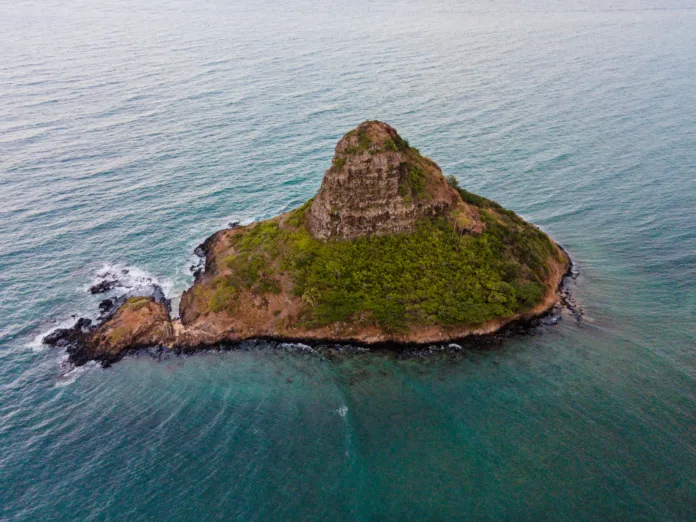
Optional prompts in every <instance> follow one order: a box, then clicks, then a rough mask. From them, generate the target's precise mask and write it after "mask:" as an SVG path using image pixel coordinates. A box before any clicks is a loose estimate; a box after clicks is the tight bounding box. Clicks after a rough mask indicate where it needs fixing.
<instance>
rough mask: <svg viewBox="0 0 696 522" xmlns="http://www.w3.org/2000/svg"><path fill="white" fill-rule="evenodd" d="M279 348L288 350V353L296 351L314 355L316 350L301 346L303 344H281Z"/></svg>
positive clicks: (306, 345)
mask: <svg viewBox="0 0 696 522" xmlns="http://www.w3.org/2000/svg"><path fill="white" fill-rule="evenodd" d="M280 347H281V348H283V349H285V350H288V351H291V352H292V351H298V352H312V353H316V350H315V349H314V348H312V347H311V346H309V345H308V344H303V343H281V344H280Z"/></svg>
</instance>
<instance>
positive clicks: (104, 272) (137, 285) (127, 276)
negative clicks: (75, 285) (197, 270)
mask: <svg viewBox="0 0 696 522" xmlns="http://www.w3.org/2000/svg"><path fill="white" fill-rule="evenodd" d="M103 281H116V282H117V284H116V286H114V288H113V289H112V290H109V291H108V292H105V293H107V294H115V295H123V294H128V293H133V294H136V293H137V292H138V291H139V290H140V291H142V292H145V291H147V289H148V288H149V287H152V286H153V285H158V286H159V287H161V288H162V291H163V292H164V295H165V296H166V297H170V295H171V292H172V288H174V283H173V282H172V281H171V280H170V279H168V278H159V277H155V276H153V275H152V274H150V273H149V272H147V271H146V270H143V269H142V268H138V267H135V266H130V265H121V264H119V263H114V264H112V263H105V264H104V265H103V266H102V267H101V268H100V269H99V270H97V272H96V273H95V276H94V278H93V279H92V281H91V282H90V283H89V284H88V285H87V286H86V287H85V288H84V290H85V292H88V291H89V289H90V287H91V286H93V285H95V284H98V283H101V282H103Z"/></svg>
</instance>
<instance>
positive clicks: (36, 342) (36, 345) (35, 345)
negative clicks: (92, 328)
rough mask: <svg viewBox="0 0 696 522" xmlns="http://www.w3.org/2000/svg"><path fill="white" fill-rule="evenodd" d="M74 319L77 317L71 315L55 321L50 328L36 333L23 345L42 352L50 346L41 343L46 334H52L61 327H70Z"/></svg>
mask: <svg viewBox="0 0 696 522" xmlns="http://www.w3.org/2000/svg"><path fill="white" fill-rule="evenodd" d="M75 321H77V319H76V318H75V317H71V318H70V319H65V320H63V321H60V322H56V323H55V324H54V325H53V326H51V328H49V329H48V330H46V331H43V332H41V333H40V334H38V335H37V336H36V337H34V338H33V339H32V340H31V341H29V342H28V343H27V344H25V346H26V347H27V348H29V349H30V350H31V351H32V352H42V351H44V350H47V349H49V348H50V347H49V346H48V345H46V344H44V343H43V340H44V338H45V337H46V336H47V335H49V334H52V333H53V332H55V331H56V330H60V329H61V328H72V327H73V325H74V324H75Z"/></svg>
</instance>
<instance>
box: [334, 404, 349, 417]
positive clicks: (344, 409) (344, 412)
mask: <svg viewBox="0 0 696 522" xmlns="http://www.w3.org/2000/svg"><path fill="white" fill-rule="evenodd" d="M334 411H335V412H336V413H338V414H339V415H340V416H341V417H345V416H346V415H348V407H347V406H341V407H340V408H338V409H336V410H334Z"/></svg>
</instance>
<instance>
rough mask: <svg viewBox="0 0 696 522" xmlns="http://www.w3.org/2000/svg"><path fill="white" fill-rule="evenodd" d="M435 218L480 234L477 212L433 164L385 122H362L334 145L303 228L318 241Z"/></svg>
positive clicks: (391, 230) (400, 228)
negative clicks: (447, 220) (332, 154)
mask: <svg viewBox="0 0 696 522" xmlns="http://www.w3.org/2000/svg"><path fill="white" fill-rule="evenodd" d="M438 215H445V216H447V217H448V219H450V220H452V223H453V224H454V225H456V226H457V227H458V228H459V229H460V230H461V231H469V232H473V233H478V232H481V229H482V225H481V220H480V218H479V216H478V214H477V212H476V211H475V210H474V209H473V208H472V207H471V206H469V205H467V204H466V203H464V202H463V201H462V199H461V197H460V196H459V194H458V193H457V191H456V190H455V189H454V188H453V187H451V186H450V185H449V184H448V183H447V181H446V180H445V178H444V176H443V175H442V171H441V170H440V167H438V166H437V165H436V164H435V162H433V161H432V160H430V159H428V158H425V157H424V156H422V155H421V154H420V153H419V152H418V151H417V150H416V149H414V148H411V147H410V146H409V144H408V142H406V141H405V140H403V139H402V138H401V137H400V136H399V135H398V134H397V132H396V130H394V129H393V128H392V127H390V126H389V125H387V124H386V123H384V122H379V121H367V122H365V123H363V124H361V125H359V126H358V127H357V128H356V129H354V130H352V131H350V132H349V133H348V134H346V135H345V136H344V137H343V138H342V139H341V140H340V141H339V142H338V144H337V145H336V149H335V154H334V157H333V161H332V162H331V167H330V168H329V169H328V170H327V171H326V172H325V173H324V179H323V181H322V184H321V188H320V189H319V192H318V194H317V196H316V198H315V199H314V202H313V203H312V206H311V209H310V215H309V221H308V229H309V231H310V232H311V233H312V235H313V236H314V237H316V238H319V239H339V238H340V239H353V238H356V237H361V236H368V235H384V234H399V233H404V232H411V231H413V230H415V227H416V225H417V223H418V222H419V221H420V220H422V219H423V218H428V217H433V216H438Z"/></svg>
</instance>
